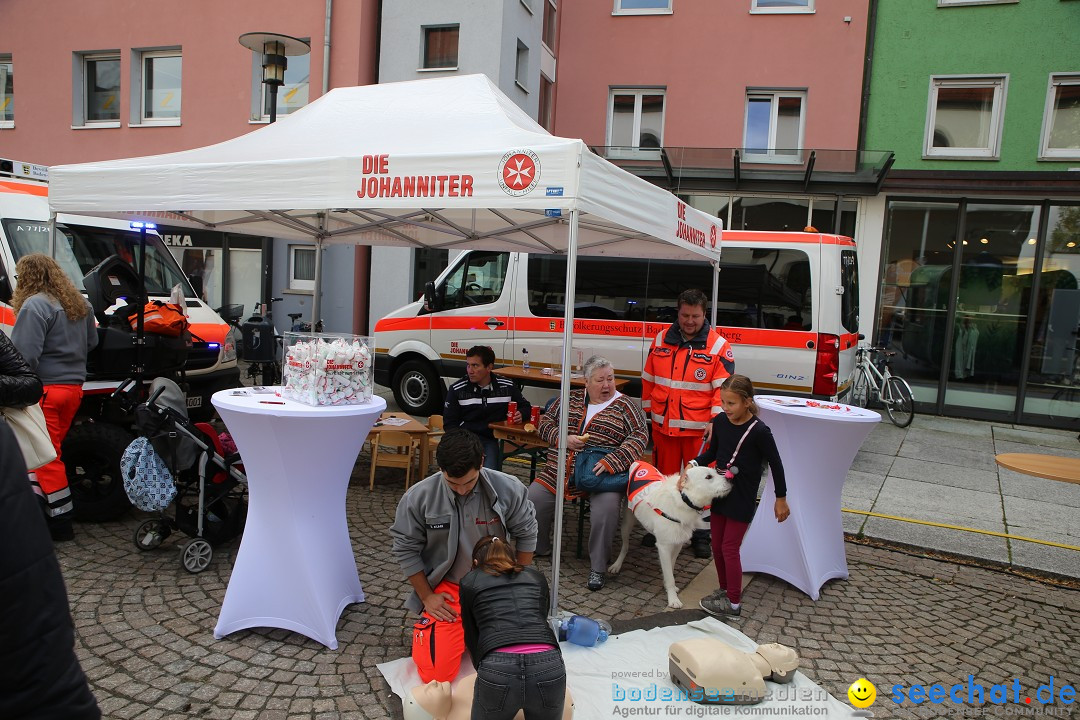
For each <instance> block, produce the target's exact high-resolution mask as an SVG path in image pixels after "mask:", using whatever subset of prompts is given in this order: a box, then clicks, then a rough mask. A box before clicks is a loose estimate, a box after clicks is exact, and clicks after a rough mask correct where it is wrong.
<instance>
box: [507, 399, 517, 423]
mask: <svg viewBox="0 0 1080 720" xmlns="http://www.w3.org/2000/svg"><path fill="white" fill-rule="evenodd" d="M515 415H517V401H516V400H511V401H510V403H509V404H508V405H507V406H506V422H508V423H512V422H514V416H515Z"/></svg>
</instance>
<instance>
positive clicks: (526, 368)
mask: <svg viewBox="0 0 1080 720" xmlns="http://www.w3.org/2000/svg"><path fill="white" fill-rule="evenodd" d="M521 354H522V356H523V357H524V362H522V363H521V369H522V370H524V371H525V372H529V351H528V350H526V349H525V348H521Z"/></svg>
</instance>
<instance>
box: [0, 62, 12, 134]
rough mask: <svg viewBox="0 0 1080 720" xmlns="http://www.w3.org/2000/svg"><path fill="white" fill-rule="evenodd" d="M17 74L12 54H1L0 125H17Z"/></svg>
mask: <svg viewBox="0 0 1080 720" xmlns="http://www.w3.org/2000/svg"><path fill="white" fill-rule="evenodd" d="M14 78H15V74H14V71H13V69H12V62H11V56H10V55H0V127H15V82H14Z"/></svg>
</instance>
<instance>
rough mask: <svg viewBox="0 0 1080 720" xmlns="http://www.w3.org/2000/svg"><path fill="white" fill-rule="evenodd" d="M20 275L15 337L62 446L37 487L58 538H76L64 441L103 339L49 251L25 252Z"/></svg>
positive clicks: (18, 268)
mask: <svg viewBox="0 0 1080 720" xmlns="http://www.w3.org/2000/svg"><path fill="white" fill-rule="evenodd" d="M15 277H16V282H17V286H16V288H15V295H14V296H13V297H12V298H11V306H12V307H13V308H14V309H15V313H16V315H15V328H14V330H12V333H11V341H12V342H13V343H15V347H16V348H18V350H19V352H20V353H21V354H22V356H23V357H24V358H25V359H26V362H27V363H28V364H29V365H30V367H31V368H32V369H33V370H34V371H35V372H36V373H37V374H38V376H39V377H40V378H41V382H42V384H43V385H44V386H45V393H44V394H43V395H42V396H41V409H42V411H43V412H44V413H45V424H46V425H47V426H48V428H49V436H50V437H51V438H52V442H53V447H55V448H56V459H55V460H53V461H52V462H51V463H49V464H48V465H45V466H43V467H40V468H38V469H37V470H36V471H35V472H34V474H33V475H34V476H36V477H35V478H34V479H33V484H34V491H35V492H37V493H38V495H39V496H40V497H42V498H44V500H45V505H46V511H45V512H46V518H47V519H48V520H49V531H50V532H51V533H52V536H53V540H54V541H61V540H71V539H72V538H73V537H74V532H73V530H72V527H71V510H72V504H71V491H70V489H69V488H68V482H67V470H66V469H65V467H64V463H63V461H62V460H61V459H60V444H61V443H62V442H63V441H64V437H65V436H66V435H67V432H68V429H69V428H70V427H71V422H72V420H74V418H75V412H76V411H77V410H78V409H79V403H80V402H81V401H82V394H83V391H82V384H83V381H85V380H86V356H87V353H89V352H90V351H91V350H92V349H94V347H95V346H96V345H97V340H98V337H97V329H96V328H95V326H94V314H93V312H92V311H91V308H90V303H88V302H87V301H86V298H84V297H83V295H82V293H81V292H79V290H78V288H76V287H75V285H74V283H72V282H71V280H70V279H69V278H68V276H67V275H65V274H64V271H63V270H62V269H60V266H59V265H58V264H57V263H56V261H55V260H53V259H52V258H51V257H49V256H48V255H43V254H41V253H31V254H29V255H23V256H22V257H21V258H19V261H18V262H17V263H16V264H15Z"/></svg>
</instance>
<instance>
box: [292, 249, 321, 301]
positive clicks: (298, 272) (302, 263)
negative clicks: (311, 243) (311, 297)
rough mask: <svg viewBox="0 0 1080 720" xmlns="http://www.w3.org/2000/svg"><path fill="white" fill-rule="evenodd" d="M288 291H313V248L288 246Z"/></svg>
mask: <svg viewBox="0 0 1080 720" xmlns="http://www.w3.org/2000/svg"><path fill="white" fill-rule="evenodd" d="M289 289H290V290H314V289H315V248H313V247H305V246H302V245H290V246H289Z"/></svg>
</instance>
